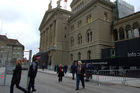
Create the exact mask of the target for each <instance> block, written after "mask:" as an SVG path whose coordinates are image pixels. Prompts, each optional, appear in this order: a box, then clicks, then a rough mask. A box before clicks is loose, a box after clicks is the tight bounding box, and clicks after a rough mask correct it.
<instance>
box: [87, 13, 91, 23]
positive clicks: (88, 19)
mask: <svg viewBox="0 0 140 93" xmlns="http://www.w3.org/2000/svg"><path fill="white" fill-rule="evenodd" d="M91 22H92V16H91V14H90V15H88V16H87V23H91Z"/></svg>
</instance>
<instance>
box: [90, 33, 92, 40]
mask: <svg viewBox="0 0 140 93" xmlns="http://www.w3.org/2000/svg"><path fill="white" fill-rule="evenodd" d="M90 41H91V42H92V32H90Z"/></svg>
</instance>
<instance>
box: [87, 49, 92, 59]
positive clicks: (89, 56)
mask: <svg viewBox="0 0 140 93" xmlns="http://www.w3.org/2000/svg"><path fill="white" fill-rule="evenodd" d="M87 59H88V60H90V59H91V51H90V50H89V51H87Z"/></svg>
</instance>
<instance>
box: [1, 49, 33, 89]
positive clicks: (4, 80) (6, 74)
mask: <svg viewBox="0 0 140 93" xmlns="http://www.w3.org/2000/svg"><path fill="white" fill-rule="evenodd" d="M24 52H26V53H28V55H29V59H28V62H23V65H22V67H23V68H26V70H23V71H22V76H21V82H20V84H21V86H23V87H26V88H27V86H28V82H29V79H28V76H27V74H28V68H29V66H30V62H31V56H32V50H30V51H24ZM8 56H9V55H8V53H7V58H6V59H7V60H6V62H5V67H0V85H4V86H5V85H8V86H10V84H11V79H12V75H13V70H14V69H15V65H9V61H8ZM25 81H26V83H25Z"/></svg>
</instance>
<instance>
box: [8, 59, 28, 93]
mask: <svg viewBox="0 0 140 93" xmlns="http://www.w3.org/2000/svg"><path fill="white" fill-rule="evenodd" d="M21 64H22V61H21V59H17V61H16V67H15V69H14V70H13V77H12V80H11V85H10V93H13V92H14V85H16V87H17V88H18V89H20V90H21V91H23V92H24V93H27V90H26V89H24V88H22V87H21V86H19V83H20V79H21V72H22V66H21Z"/></svg>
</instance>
